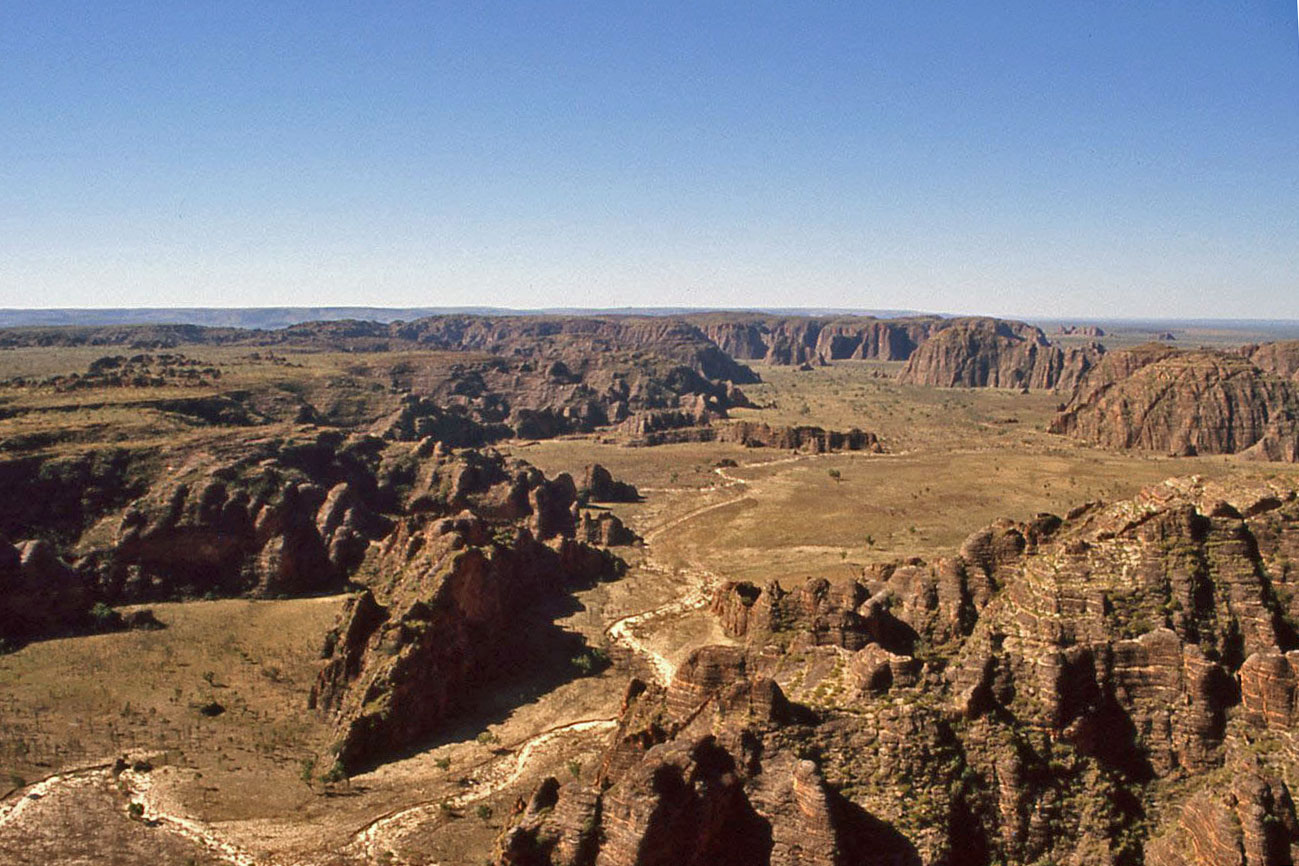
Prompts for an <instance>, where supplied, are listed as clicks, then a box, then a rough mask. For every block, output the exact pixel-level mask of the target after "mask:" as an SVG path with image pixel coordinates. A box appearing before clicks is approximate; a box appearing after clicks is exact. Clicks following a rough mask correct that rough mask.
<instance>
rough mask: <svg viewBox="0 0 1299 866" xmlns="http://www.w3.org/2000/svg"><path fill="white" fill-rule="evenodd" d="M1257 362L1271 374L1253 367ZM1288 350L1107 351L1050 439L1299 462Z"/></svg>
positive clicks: (1295, 391) (1298, 411) (1298, 389)
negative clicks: (1069, 438)
mask: <svg viewBox="0 0 1299 866" xmlns="http://www.w3.org/2000/svg"><path fill="white" fill-rule="evenodd" d="M1256 357H1257V358H1259V359H1260V360H1261V361H1262V362H1263V363H1265V364H1267V365H1268V367H1269V369H1263V368H1261V367H1260V366H1258V365H1256V364H1255V363H1253V360H1252V359H1253V358H1256ZM1287 358H1288V355H1287V354H1286V347H1284V346H1263V347H1253V348H1251V349H1250V350H1249V353H1248V354H1245V353H1235V352H1213V351H1208V350H1198V351H1179V350H1177V349H1173V348H1169V347H1167V346H1162V345H1159V344H1151V345H1147V346H1140V347H1137V348H1135V349H1131V350H1127V351H1124V352H1115V353H1112V354H1110V355H1107V356H1106V357H1105V358H1104V359H1103V360H1102V361H1101V363H1100V364H1098V365H1097V366H1096V368H1095V369H1094V370H1092V371H1091V372H1090V373H1089V374H1088V375H1087V376H1085V377H1083V379H1082V380H1081V381H1080V382H1079V383H1078V387H1077V388H1076V390H1075V391H1074V393H1073V395H1072V397H1071V398H1070V400H1069V402H1068V403H1067V404H1065V405H1064V406H1063V407H1062V409H1061V410H1060V412H1059V414H1057V416H1056V417H1055V419H1053V420H1052V422H1051V426H1050V430H1051V432H1053V433H1060V434H1063V435H1068V436H1074V437H1076V438H1079V439H1083V440H1086V441H1089V442H1093V443H1095V444H1097V445H1100V446H1102V447H1106V448H1145V449H1151V450H1158V451H1164V452H1166V453H1172V454H1177V455H1183V456H1191V455H1195V454H1234V453H1239V452H1246V453H1247V454H1248V455H1249V456H1252V457H1257V458H1259V459H1265V460H1285V461H1291V462H1293V461H1295V460H1296V459H1299V385H1296V384H1295V382H1294V381H1293V380H1292V379H1290V378H1287V377H1286V374H1287V373H1288V371H1289V369H1290V364H1289V362H1288V361H1287V360H1286V359H1287Z"/></svg>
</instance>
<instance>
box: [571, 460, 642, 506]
mask: <svg viewBox="0 0 1299 866" xmlns="http://www.w3.org/2000/svg"><path fill="white" fill-rule="evenodd" d="M577 491H578V495H579V496H581V497H582V498H583V499H586V500H589V501H591V502H638V501H640V493H638V492H637V491H636V487H635V486H634V485H631V484H628V483H626V482H625V481H615V480H614V477H613V475H612V474H611V473H610V472H609V470H608V469H605V468H604V467H603V466H601V465H600V464H599V463H592V464H591V465H590V466H587V467H586V469H585V470H584V471H583V473H582V482H581V483H580V484H578V486H577Z"/></svg>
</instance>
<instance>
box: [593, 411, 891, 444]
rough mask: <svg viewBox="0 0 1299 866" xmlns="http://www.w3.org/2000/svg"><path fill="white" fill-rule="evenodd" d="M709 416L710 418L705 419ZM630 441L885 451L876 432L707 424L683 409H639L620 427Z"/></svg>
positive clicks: (763, 425) (768, 425)
mask: <svg viewBox="0 0 1299 866" xmlns="http://www.w3.org/2000/svg"><path fill="white" fill-rule="evenodd" d="M705 420H707V419H705ZM619 430H620V432H621V433H623V434H624V435H625V436H627V440H628V444H629V445H665V444H668V443H674V442H733V443H735V444H737V445H743V446H745V447H746V448H780V449H785V450H789V451H803V452H807V453H811V454H824V453H827V452H830V451H866V452H869V453H872V454H880V453H883V452H884V445H883V443H882V442H880V440H879V437H878V436H876V435H875V434H874V433H871V432H869V431H865V430H858V429H856V428H853V429H851V430H845V431H839V430H824V429H822V428H820V427H812V426H797V427H789V426H781V425H771V424H765V423H760V422H754V421H734V422H730V423H719V424H705V425H704V426H700V425H699V424H698V421H697V420H696V419H695V418H693V417H692V416H689V415H684V414H680V413H640V414H638V415H635V416H633V417H632V418H630V419H628V421H627V422H626V423H624V424H623V425H622V426H621V427H620V428H619Z"/></svg>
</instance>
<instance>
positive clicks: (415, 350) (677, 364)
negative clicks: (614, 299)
mask: <svg viewBox="0 0 1299 866" xmlns="http://www.w3.org/2000/svg"><path fill="white" fill-rule="evenodd" d="M182 344H183V345H187V346H189V345H197V346H202V345H221V346H247V347H249V348H253V347H257V348H258V349H259V351H257V352H254V353H251V354H249V355H247V356H244V357H242V358H240V359H239V362H238V365H237V366H242V367H247V365H248V364H250V363H252V362H253V360H256V361H257V362H267V363H269V362H271V361H274V360H275V356H274V355H273V354H266V353H265V352H264V351H263V349H264V348H265V347H270V348H271V349H272V350H274V349H275V348H279V347H283V348H294V349H305V350H309V351H326V352H337V353H349V354H351V355H354V356H356V358H357V360H356V362H355V363H352V364H348V365H346V367H345V372H346V375H339V376H335V377H334V378H333V381H331V382H329V383H328V386H327V387H326V386H325V385H324V383H323V382H322V381H321V380H318V379H314V378H313V377H304V381H299V382H293V383H289V385H288V386H287V389H282V388H274V387H272V388H265V387H261V388H255V389H253V390H251V391H249V392H247V393H238V394H235V393H229V394H222V395H217V396H214V397H204V396H186V397H183V398H177V399H175V400H172V401H171V402H172V404H174V405H163V404H162V398H160V397H154V396H148V397H146V396H143V395H142V396H141V397H140V398H139V399H138V400H137V402H138V403H140V404H141V405H146V404H147V406H148V407H149V408H150V409H154V410H158V411H164V412H174V413H179V414H185V415H190V416H197V417H198V418H200V420H202V421H204V422H207V423H216V422H220V423H222V424H238V425H245V426H250V425H258V424H266V423H269V422H270V421H272V420H296V421H298V422H309V423H327V424H331V425H335V426H340V427H345V428H349V429H353V430H355V429H364V428H365V427H366V426H369V428H370V429H371V430H372V431H373V432H375V433H376V434H377V435H380V436H382V437H384V438H388V439H402V440H415V439H420V438H423V437H426V436H434V437H436V438H438V439H439V440H441V441H446V442H450V443H452V444H455V445H457V446H474V445H482V444H486V443H490V442H493V441H496V440H499V439H503V438H508V437H512V436H516V437H520V438H547V437H552V436H557V435H562V434H567V433H583V432H590V431H591V430H594V429H596V428H599V427H604V426H608V425H611V424H617V423H620V422H621V421H622V420H624V419H625V418H627V417H628V416H629V415H631V414H632V413H635V412H639V411H651V410H665V409H678V408H681V409H685V410H688V411H696V410H697V408H698V407H703V409H706V410H707V411H708V412H709V413H711V414H712V415H714V416H717V417H725V415H726V411H727V410H728V409H730V408H735V407H738V406H744V405H747V401H746V399H745V397H744V394H743V392H742V391H741V390H740V388H739V386H740V385H744V384H747V383H753V382H757V381H759V380H758V376H757V375H756V374H755V373H754V372H753V370H751V369H750V368H748V367H746V366H745V365H743V364H741V363H739V362H737V361H735V360H734V359H733V358H731V357H730V356H729V355H727V354H726V353H725V352H723V351H722V350H721V349H719V348H718V347H717V345H716V344H715V343H713V341H712V340H710V339H709V338H708V337H707V336H706V335H705V334H704V333H703V332H702V331H701V330H700V329H699V328H697V327H695V326H694V325H691V324H689V323H687V322H684V321H681V320H679V319H673V318H659V317H637V316H622V317H604V318H598V317H577V316H572V317H559V316H463V315H462V316H433V317H428V318H423V319H418V320H415V321H412V322H393V323H388V324H381V323H378V322H357V321H342V322H310V323H305V324H300V325H294V326H291V327H287V328H283V329H280V330H276V331H261V330H239V329H232V328H200V327H193V326H164V325H149V326H139V327H135V328H132V327H126V326H106V327H102V328H18V329H9V330H0V346H9V347H28V346H80V345H103V346H128V347H133V348H134V349H141V348H149V349H154V348H158V347H164V348H165V347H170V346H175V345H182ZM396 353H400V357H399V358H396V359H394V355H395V354H396ZM263 355H265V357H263ZM280 360H282V359H280ZM224 372H229V370H228V369H227V370H225V371H224ZM235 372H236V373H242V372H244V371H243V370H240V369H235ZM222 376H223V369H222V368H221V365H211V364H206V363H201V362H199V361H196V360H195V359H193V358H190V357H187V356H185V355H181V354H179V353H155V354H149V353H138V354H133V355H126V354H118V355H105V356H104V357H103V358H100V359H98V360H97V361H95V362H94V363H93V364H92V365H91V369H90V370H88V371H86V373H84V374H81V373H78V374H70V375H65V376H59V377H55V378H52V379H49V380H34V379H33V380H30V381H29V380H27V379H23V380H15V381H14V382H10V383H8V384H13V385H15V386H17V387H24V388H32V387H43V388H48V389H56V390H58V391H60V392H67V391H88V390H89V389H93V388H104V387H110V386H113V387H121V386H131V387H136V388H139V387H145V386H150V385H153V386H161V385H194V386H198V385H204V386H208V387H218V386H219V385H220V383H221V377H222ZM182 404H183V405H182ZM286 413H287V417H286ZM46 444H48V443H46ZM10 445H12V443H0V448H3V447H7V446H10Z"/></svg>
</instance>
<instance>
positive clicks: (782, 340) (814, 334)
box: [687, 313, 953, 365]
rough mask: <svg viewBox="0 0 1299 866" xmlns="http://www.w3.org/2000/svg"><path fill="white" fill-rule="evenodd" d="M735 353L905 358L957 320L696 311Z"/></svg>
mask: <svg viewBox="0 0 1299 866" xmlns="http://www.w3.org/2000/svg"><path fill="white" fill-rule="evenodd" d="M687 320H688V321H690V322H692V323H693V324H695V325H697V326H698V327H699V328H700V330H701V331H703V333H704V334H706V335H707V336H708V337H709V339H711V340H712V341H713V342H714V343H716V344H717V345H718V346H719V347H721V349H722V351H724V352H726V353H727V354H728V355H730V356H731V357H732V358H738V359H740V360H755V361H756V360H760V361H765V362H766V363H768V364H781V365H798V364H803V363H809V362H812V363H815V362H820V361H840V360H881V361H905V360H906V359H907V358H909V357H911V353H912V352H914V351H915V349H916V347H917V346H918V345H920V344H921V343H923V342H924V341H925V340H926V339H928V338H929V337H930V336H931V335H932V334H934V333H936V332H938V331H940V330H942V329H943V328H945V327H947V326H948V325H949V324H950V323H951V322H952V321H953V320H950V319H943V318H940V317H938V316H914V317H907V318H898V319H878V318H875V317H874V316H848V317H842V318H829V317H805V316H797V317H779V316H752V315H749V316H746V315H737V314H733V313H711V314H701V315H696V316H690V317H688V319H687Z"/></svg>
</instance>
